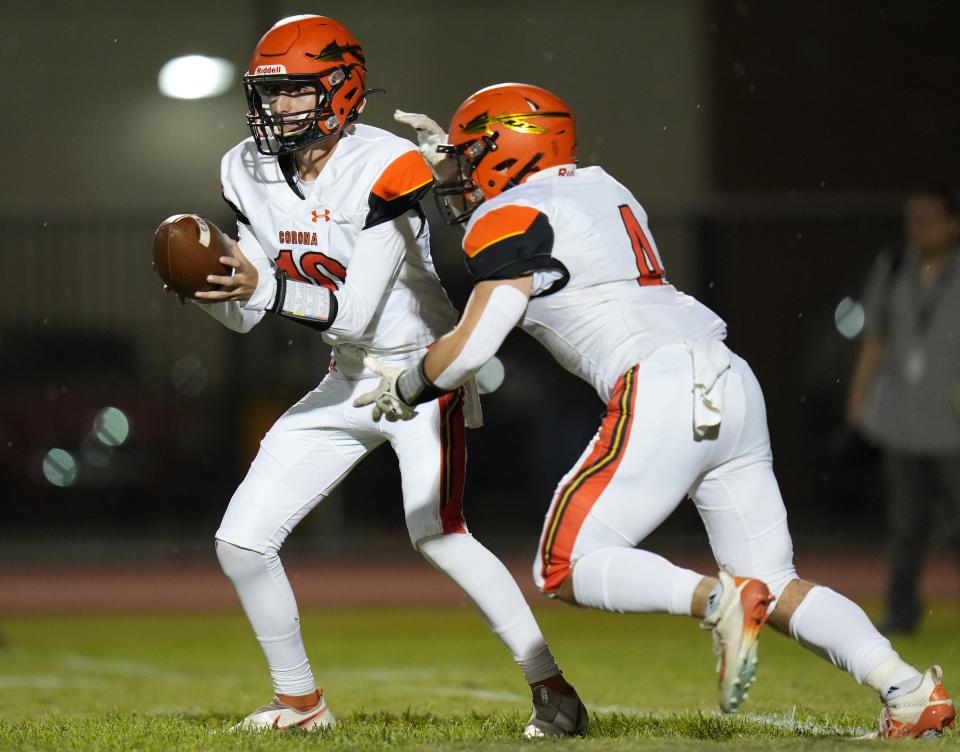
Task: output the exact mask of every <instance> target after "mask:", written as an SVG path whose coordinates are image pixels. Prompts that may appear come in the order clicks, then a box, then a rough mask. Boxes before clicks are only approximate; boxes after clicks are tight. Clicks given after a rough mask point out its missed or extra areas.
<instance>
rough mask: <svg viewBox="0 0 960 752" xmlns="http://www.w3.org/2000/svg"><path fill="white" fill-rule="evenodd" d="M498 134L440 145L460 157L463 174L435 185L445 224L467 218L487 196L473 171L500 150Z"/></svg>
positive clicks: (441, 150) (439, 147)
mask: <svg viewBox="0 0 960 752" xmlns="http://www.w3.org/2000/svg"><path fill="white" fill-rule="evenodd" d="M497 135H498V134H496V133H494V134H493V135H492V136H482V137H481V138H477V139H473V140H472V141H465V142H464V143H461V144H457V145H456V146H454V145H451V144H441V145H439V146H438V147H437V151H438V152H440V153H443V154H449V155H450V158H451V159H454V160H456V163H457V171H458V176H459V179H458V180H448V181H445V182H442V183H436V184H434V187H433V195H434V198H435V199H436V202H437V208H438V209H439V210H440V216H441V217H442V218H443V221H444V224H447V225H456V224H460V223H461V222H466V221H467V219H469V218H470V215H471V214H473V212H474V210H475V209H476V208H477V207H478V206H480V204H482V203H483V201H484V199H485V198H486V196H485V195H484V192H483V190H482V189H481V188H480V186H478V185H477V183H476V181H475V180H474V179H473V174H474V172H475V171H476V168H477V166H478V165H479V164H480V162H481V160H483V159H484V157H486V156H487V155H488V154H490V153H491V152H494V151H496V150H497Z"/></svg>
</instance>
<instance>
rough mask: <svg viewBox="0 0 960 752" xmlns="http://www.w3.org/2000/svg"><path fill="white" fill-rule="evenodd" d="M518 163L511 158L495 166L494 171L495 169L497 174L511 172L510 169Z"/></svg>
mask: <svg viewBox="0 0 960 752" xmlns="http://www.w3.org/2000/svg"><path fill="white" fill-rule="evenodd" d="M516 163H517V160H516V159H514V158H513V157H510V158H509V159H505V160H503V161H502V162H500V163H498V164H496V165H494V166H493V169H494V170H495V171H496V172H503V171H504V170H509V169H510V168H511V167H513V166H514V165H515V164H516Z"/></svg>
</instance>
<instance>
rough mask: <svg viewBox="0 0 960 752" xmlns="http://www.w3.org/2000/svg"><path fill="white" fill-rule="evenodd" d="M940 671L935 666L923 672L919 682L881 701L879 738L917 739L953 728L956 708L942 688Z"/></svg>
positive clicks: (936, 734)
mask: <svg viewBox="0 0 960 752" xmlns="http://www.w3.org/2000/svg"><path fill="white" fill-rule="evenodd" d="M942 679H943V671H942V670H941V669H940V667H939V666H934V667H933V668H928V669H927V670H926V671H924V673H923V679H921V680H920V685H919V686H918V687H917V688H916V689H913V690H910V691H909V692H906V693H904V694H902V695H900V696H899V697H895V698H893V699H892V700H887V701H886V702H884V703H883V710H882V711H881V712H880V731H879V733H878V734H877V735H878V736H879V737H880V738H881V739H917V738H919V737H923V736H940V735H941V734H943V730H944V729H946V728H954V726H955V724H956V717H957V710H956V708H955V707H954V706H953V700H951V699H950V695H948V694H947V690H945V689H944V688H943V684H941V683H940V682H941V680H942Z"/></svg>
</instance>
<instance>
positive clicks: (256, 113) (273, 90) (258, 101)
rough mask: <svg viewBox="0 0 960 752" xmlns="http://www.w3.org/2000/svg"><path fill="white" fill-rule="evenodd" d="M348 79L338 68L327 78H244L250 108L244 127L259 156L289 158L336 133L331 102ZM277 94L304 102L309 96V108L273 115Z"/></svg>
mask: <svg viewBox="0 0 960 752" xmlns="http://www.w3.org/2000/svg"><path fill="white" fill-rule="evenodd" d="M349 77H350V76H349V73H348V72H344V69H343V68H339V67H338V68H334V69H333V70H332V71H331V72H329V73H328V74H326V75H319V74H304V75H267V76H244V78H243V87H244V91H245V92H246V95H247V105H248V107H249V111H248V113H247V126H248V127H249V128H250V132H251V133H252V134H253V138H254V141H255V142H256V144H257V149H258V150H259V151H260V153H261V154H268V155H274V156H280V155H283V154H289V153H290V152H294V151H297V150H299V149H303V148H304V147H307V146H311V145H313V144H316V143H319V142H320V141H323V140H324V139H326V138H329V137H330V136H332V135H334V134H335V133H338V132H339V131H340V120H339V118H338V117H337V116H336V115H335V114H334V113H333V108H332V107H331V106H330V102H331V101H332V99H333V96H334V95H335V94H336V93H337V91H338V90H339V89H340V88H341V87H342V86H343V85H344V84H345V83H346V81H347V79H348V78H349ZM280 94H284V95H286V96H288V97H290V98H291V99H306V96H307V95H309V94H312V102H311V106H309V107H307V108H306V109H298V110H294V111H290V112H281V113H277V112H274V111H273V106H272V102H273V101H274V99H275V98H276V97H277V96H278V95H280ZM353 119H356V117H354V118H353Z"/></svg>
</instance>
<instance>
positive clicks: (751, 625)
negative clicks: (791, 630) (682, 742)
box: [700, 572, 773, 713]
mask: <svg viewBox="0 0 960 752" xmlns="http://www.w3.org/2000/svg"><path fill="white" fill-rule="evenodd" d="M719 577H720V586H721V588H722V590H721V592H720V599H719V603H717V606H716V608H715V609H714V610H713V612H712V613H710V614H709V615H708V616H707V617H706V618H705V619H704V620H703V621H702V622H701V623H700V626H702V627H703V628H704V629H709V630H711V631H712V632H713V652H714V653H715V654H716V656H717V673H718V674H719V704H720V709H721V710H722V711H723V712H724V713H733V712H735V711H736V709H737V708H738V707H740V703H741V702H743V701H744V700H745V699H746V697H747V690H748V689H749V688H750V685H751V684H753V680H754V679H755V678H756V676H757V639H758V637H759V635H760V628H761V627H762V626H763V624H764V622H766V620H767V611H768V609H769V606H770V603H771V602H772V601H773V596H772V595H771V594H770V590H769V588H768V587H767V586H766V585H765V584H764V583H763V582H761V581H760V580H756V579H753V578H751V577H734V576H733V575H731V574H729V573H727V572H720V576H719Z"/></svg>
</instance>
